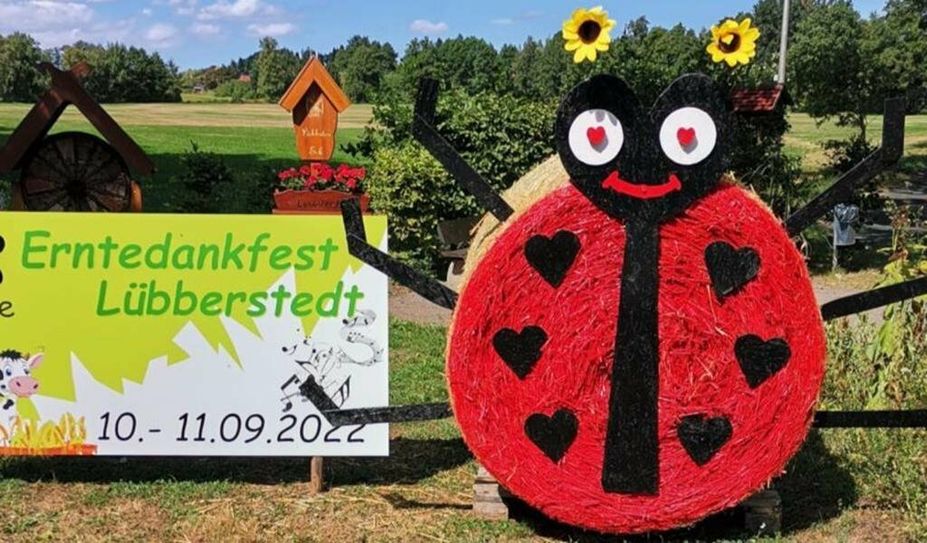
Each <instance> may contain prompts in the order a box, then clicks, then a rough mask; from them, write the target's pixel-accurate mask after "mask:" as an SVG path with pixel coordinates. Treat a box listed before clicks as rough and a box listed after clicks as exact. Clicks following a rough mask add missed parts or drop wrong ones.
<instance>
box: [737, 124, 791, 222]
mask: <svg viewBox="0 0 927 543" xmlns="http://www.w3.org/2000/svg"><path fill="white" fill-rule="evenodd" d="M789 128H790V125H789V122H788V121H787V120H786V119H785V117H783V116H781V115H779V114H773V115H764V116H756V117H736V118H735V124H734V146H733V149H732V150H731V169H732V170H733V171H734V173H735V175H736V177H737V179H739V180H740V182H742V183H743V184H744V185H747V186H749V187H751V188H753V190H755V191H756V192H757V194H759V195H760V198H762V199H763V201H764V202H766V205H768V206H769V207H770V208H771V209H772V210H773V212H774V213H775V214H776V215H777V216H779V217H787V216H788V215H789V214H790V213H791V211H792V210H793V209H794V208H795V207H797V205H798V204H799V203H800V202H801V201H803V200H804V199H805V198H804V197H805V196H806V194H805V193H806V192H807V188H806V187H805V186H803V185H802V183H801V159H800V158H793V157H790V156H788V155H786V154H785V144H784V142H783V137H784V135H785V133H786V132H788V130H789Z"/></svg>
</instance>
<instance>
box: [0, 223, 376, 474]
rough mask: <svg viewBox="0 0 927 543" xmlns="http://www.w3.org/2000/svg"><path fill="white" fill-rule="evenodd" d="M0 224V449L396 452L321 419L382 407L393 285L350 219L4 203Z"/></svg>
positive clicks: (370, 228) (370, 435)
mask: <svg viewBox="0 0 927 543" xmlns="http://www.w3.org/2000/svg"><path fill="white" fill-rule="evenodd" d="M365 221H366V227H367V232H368V236H369V237H370V240H371V242H372V243H373V244H374V245H377V246H379V247H380V248H381V249H382V250H386V219H385V218H384V217H366V218H365ZM0 237H2V239H3V241H2V242H0V273H2V279H0V374H2V378H0V455H20V454H29V455H45V454H70V455H77V454H98V455H248V456H272V455H286V456H291V455H296V456H305V455H319V456H338V455H345V456H370V455H386V454H387V453H388V434H389V430H388V428H387V426H386V425H377V426H368V427H357V426H355V427H343V428H333V427H332V426H331V425H330V424H329V423H328V421H327V420H326V418H325V415H324V411H327V410H331V409H342V408H344V409H352V408H360V407H373V406H384V405H387V403H388V388H387V383H388V362H387V359H388V347H387V330H388V327H387V323H388V316H387V280H386V278H385V277H384V276H383V275H382V274H380V273H378V272H377V271H375V270H373V269H372V268H369V267H367V266H365V265H363V264H362V263H361V262H360V261H358V260H356V259H354V258H353V257H351V256H350V255H349V254H348V251H347V246H346V242H345V238H344V232H343V228H342V223H341V218H340V217H338V216H271V215H267V216H230V215H214V216H197V215H125V214H123V215H117V214H92V215H91V214H55V213H2V214H0Z"/></svg>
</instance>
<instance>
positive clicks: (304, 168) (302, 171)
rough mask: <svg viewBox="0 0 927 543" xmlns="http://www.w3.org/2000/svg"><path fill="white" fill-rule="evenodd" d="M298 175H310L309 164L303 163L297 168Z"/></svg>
mask: <svg viewBox="0 0 927 543" xmlns="http://www.w3.org/2000/svg"><path fill="white" fill-rule="evenodd" d="M299 175H301V176H303V177H309V176H310V175H312V168H311V167H310V166H309V165H304V166H302V167H301V168H300V169H299Z"/></svg>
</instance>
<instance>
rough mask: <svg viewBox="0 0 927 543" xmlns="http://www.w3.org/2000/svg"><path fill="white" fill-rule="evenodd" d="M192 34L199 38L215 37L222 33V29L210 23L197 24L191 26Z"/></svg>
mask: <svg viewBox="0 0 927 543" xmlns="http://www.w3.org/2000/svg"><path fill="white" fill-rule="evenodd" d="M190 32H192V33H193V34H196V35H197V36H215V35H217V34H219V33H221V32H222V28H221V27H220V26H219V25H214V24H210V23H195V24H193V25H190Z"/></svg>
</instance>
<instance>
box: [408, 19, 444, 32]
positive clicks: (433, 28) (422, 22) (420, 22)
mask: <svg viewBox="0 0 927 543" xmlns="http://www.w3.org/2000/svg"><path fill="white" fill-rule="evenodd" d="M447 29H448V26H447V23H445V22H443V21H442V22H438V23H434V22H431V21H429V20H427V19H416V20H414V21H412V23H411V24H410V25H409V30H411V31H412V32H415V33H417V34H442V33H444V32H447Z"/></svg>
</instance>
